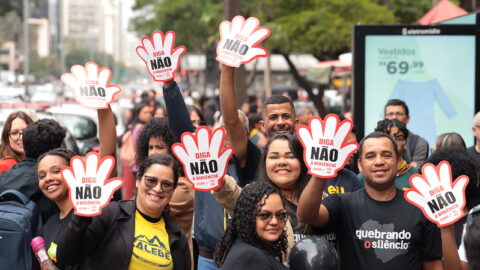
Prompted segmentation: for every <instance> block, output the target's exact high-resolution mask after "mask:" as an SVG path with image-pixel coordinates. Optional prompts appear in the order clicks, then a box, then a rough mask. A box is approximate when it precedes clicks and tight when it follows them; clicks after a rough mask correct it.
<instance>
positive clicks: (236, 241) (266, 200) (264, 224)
mask: <svg viewBox="0 0 480 270" xmlns="http://www.w3.org/2000/svg"><path fill="white" fill-rule="evenodd" d="M286 220H287V214H286V210H285V204H284V201H283V197H282V195H281V194H280V192H279V191H278V190H277V189H276V188H275V187H273V186H272V185H270V184H268V183H262V182H256V183H252V184H250V185H247V186H246V187H245V188H244V189H243V190H242V193H241V194H240V197H238V200H237V203H236V205H235V210H234V213H233V218H232V219H230V221H229V223H228V226H227V229H226V231H225V234H224V236H223V237H222V239H221V240H220V243H219V245H218V247H217V250H216V251H215V262H216V263H217V265H219V266H221V269H229V270H236V269H281V270H282V269H287V268H286V267H285V266H283V265H282V263H281V262H282V260H283V257H284V256H285V255H286V252H287V236H286V231H285V224H286Z"/></svg>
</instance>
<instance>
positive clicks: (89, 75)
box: [62, 62, 122, 109]
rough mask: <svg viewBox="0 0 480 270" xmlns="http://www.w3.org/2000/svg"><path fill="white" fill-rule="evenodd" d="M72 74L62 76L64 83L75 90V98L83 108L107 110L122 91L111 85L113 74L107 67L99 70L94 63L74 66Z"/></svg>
mask: <svg viewBox="0 0 480 270" xmlns="http://www.w3.org/2000/svg"><path fill="white" fill-rule="evenodd" d="M70 70H71V72H72V73H65V74H63V75H62V81H63V83H65V84H66V85H67V86H69V87H70V88H71V89H72V90H73V96H74V97H75V100H77V102H78V103H80V104H81V105H82V106H84V107H87V108H92V109H106V108H108V104H110V103H112V102H113V99H114V98H115V95H116V94H118V93H120V92H121V91H122V90H121V89H120V87H119V86H117V85H111V84H110V79H111V77H112V72H111V71H110V69H108V68H107V67H102V68H100V69H99V68H98V65H97V64H95V63H93V62H88V63H86V64H85V67H83V66H81V65H74V66H73V67H72V68H71V69H70Z"/></svg>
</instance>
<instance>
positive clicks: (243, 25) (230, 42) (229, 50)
mask: <svg viewBox="0 0 480 270" xmlns="http://www.w3.org/2000/svg"><path fill="white" fill-rule="evenodd" d="M259 25H260V22H259V20H258V19H257V18H255V17H250V18H248V19H247V20H245V18H243V17H242V16H235V17H234V18H233V19H232V21H231V22H230V21H223V22H222V23H221V24H220V27H219V28H220V41H219V42H218V45H217V61H219V62H220V63H223V64H225V65H227V66H231V67H239V66H240V65H241V64H245V63H248V62H250V61H252V60H253V59H255V58H257V57H260V56H267V54H268V51H267V50H266V49H265V48H263V47H259V46H257V44H259V43H260V42H262V41H263V40H264V39H265V38H267V37H268V36H269V35H270V29H268V28H267V27H259Z"/></svg>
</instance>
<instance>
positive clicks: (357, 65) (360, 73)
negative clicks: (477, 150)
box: [353, 25, 480, 148]
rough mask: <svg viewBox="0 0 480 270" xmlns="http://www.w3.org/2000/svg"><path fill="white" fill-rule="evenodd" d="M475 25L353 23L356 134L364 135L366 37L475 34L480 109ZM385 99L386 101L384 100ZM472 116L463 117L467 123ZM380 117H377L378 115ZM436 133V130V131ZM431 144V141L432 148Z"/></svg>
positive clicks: (477, 105) (479, 106) (477, 106)
mask: <svg viewBox="0 0 480 270" xmlns="http://www.w3.org/2000/svg"><path fill="white" fill-rule="evenodd" d="M478 29H479V28H478V26H477V25H433V26H421V25H355V26H354V30H353V113H354V114H353V115H354V123H355V126H356V130H357V138H358V139H361V138H363V137H364V136H365V135H366V134H365V114H366V112H365V96H366V89H365V75H366V72H367V71H366V69H365V67H366V65H365V64H366V63H365V54H366V37H367V36H369V35H373V36H382V35H385V36H413V35H414V36H416V37H422V36H429V37H431V36H452V35H455V36H456V35H458V36H473V37H474V38H475V71H474V74H475V75H474V80H475V81H474V89H475V91H474V111H475V112H478V111H479V110H480V84H479V74H478V72H479V66H480V46H479V44H480V34H479V30H478ZM385 102H386V101H385ZM473 116H474V115H471V117H469V118H468V119H465V121H468V123H469V126H470V127H471V123H472V121H473ZM378 120H380V119H378ZM437 135H438V134H437ZM464 139H466V141H467V142H466V143H467V147H468V146H470V143H469V142H470V138H464ZM432 147H433V145H430V148H432Z"/></svg>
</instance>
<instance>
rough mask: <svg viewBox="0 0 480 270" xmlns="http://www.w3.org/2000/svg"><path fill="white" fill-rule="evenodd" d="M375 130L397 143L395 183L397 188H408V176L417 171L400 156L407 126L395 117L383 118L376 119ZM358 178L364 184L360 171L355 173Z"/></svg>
mask: <svg viewBox="0 0 480 270" xmlns="http://www.w3.org/2000/svg"><path fill="white" fill-rule="evenodd" d="M375 131H378V132H383V133H385V134H387V135H390V136H391V137H392V138H393V140H394V141H395V143H396V144H397V152H398V154H399V159H398V170H397V175H396V177H395V185H396V186H397V188H400V189H403V190H406V189H408V188H410V182H409V180H410V176H412V175H413V174H416V173H418V170H417V168H415V167H412V166H410V164H408V163H407V162H406V161H405V160H404V159H403V157H402V154H403V153H404V152H405V141H406V140H408V136H409V132H408V129H407V126H406V125H405V124H404V123H403V122H401V121H399V120H397V119H391V120H390V119H383V120H381V121H378V123H377V128H375ZM357 177H358V180H359V181H360V183H362V185H363V184H364V177H363V174H362V173H359V174H358V175H357Z"/></svg>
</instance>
